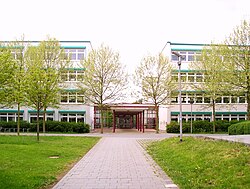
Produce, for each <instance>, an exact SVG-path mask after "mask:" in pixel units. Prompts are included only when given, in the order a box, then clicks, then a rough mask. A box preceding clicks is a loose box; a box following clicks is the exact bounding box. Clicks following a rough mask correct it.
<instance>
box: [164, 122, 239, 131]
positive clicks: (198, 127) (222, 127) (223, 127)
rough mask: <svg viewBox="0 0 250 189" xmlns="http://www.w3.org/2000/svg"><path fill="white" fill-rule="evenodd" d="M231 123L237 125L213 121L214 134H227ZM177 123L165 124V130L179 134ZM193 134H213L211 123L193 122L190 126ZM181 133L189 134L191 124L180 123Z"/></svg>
mask: <svg viewBox="0 0 250 189" xmlns="http://www.w3.org/2000/svg"><path fill="white" fill-rule="evenodd" d="M233 123H239V121H235V120H234V121H231V122H229V121H227V120H218V121H215V130H216V132H228V128H229V126H230V125H232V124H233ZM179 127H180V126H179V123H178V122H171V123H170V124H167V126H166V129H167V132H168V133H179V132H180V128H179ZM192 127H193V128H192V130H193V133H211V132H213V122H209V121H203V120H199V121H193V126H192ZM182 132H183V133H190V132H191V122H183V123H182Z"/></svg>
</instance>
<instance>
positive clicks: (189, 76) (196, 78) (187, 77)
mask: <svg viewBox="0 0 250 189" xmlns="http://www.w3.org/2000/svg"><path fill="white" fill-rule="evenodd" d="M172 79H173V81H176V82H178V72H174V73H172ZM181 82H182V83H201V82H204V74H203V73H199V72H182V73H181Z"/></svg>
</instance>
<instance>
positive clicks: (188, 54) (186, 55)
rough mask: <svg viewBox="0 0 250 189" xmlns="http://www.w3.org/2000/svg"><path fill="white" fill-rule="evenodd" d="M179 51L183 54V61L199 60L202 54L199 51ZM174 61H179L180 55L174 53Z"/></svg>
mask: <svg viewBox="0 0 250 189" xmlns="http://www.w3.org/2000/svg"><path fill="white" fill-rule="evenodd" d="M178 53H179V54H180V55H181V56H182V59H181V61H184V62H186V61H188V62H192V61H195V60H196V61H198V60H200V55H201V53H200V52H199V51H198V52H196V51H178ZM171 59H172V61H178V60H179V59H178V56H176V55H174V54H172V57H171Z"/></svg>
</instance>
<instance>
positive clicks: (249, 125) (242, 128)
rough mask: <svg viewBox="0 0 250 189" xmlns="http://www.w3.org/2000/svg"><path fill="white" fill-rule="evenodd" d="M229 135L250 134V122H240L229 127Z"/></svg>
mask: <svg viewBox="0 0 250 189" xmlns="http://www.w3.org/2000/svg"><path fill="white" fill-rule="evenodd" d="M228 134H229V135H244V134H250V121H244V122H239V123H236V124H233V125H231V126H230V127H228Z"/></svg>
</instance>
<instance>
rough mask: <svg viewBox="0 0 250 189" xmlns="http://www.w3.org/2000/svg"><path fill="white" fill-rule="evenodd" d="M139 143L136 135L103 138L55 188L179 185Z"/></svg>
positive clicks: (162, 187) (160, 187)
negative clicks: (134, 136) (132, 136)
mask: <svg viewBox="0 0 250 189" xmlns="http://www.w3.org/2000/svg"><path fill="white" fill-rule="evenodd" d="M138 141H139V142H138ZM140 144H145V143H143V142H142V140H141V139H140V140H138V139H136V138H129V137H103V138H102V139H101V140H100V141H99V142H98V144H97V145H95V146H94V147H93V148H92V149H91V150H90V151H89V152H88V153H87V154H86V155H85V156H84V157H83V158H82V159H81V160H80V161H79V162H78V163H77V164H76V165H75V166H74V167H73V168H72V169H71V170H70V171H69V172H68V173H67V174H66V175H65V176H64V177H63V178H62V179H61V180H60V181H59V182H58V183H57V184H56V185H55V186H54V189H166V188H173V189H176V188H178V187H177V186H176V185H175V184H173V182H172V181H171V179H170V178H169V177H168V176H167V175H166V174H165V173H164V172H163V171H162V170H161V169H160V168H159V167H158V165H156V164H155V162H154V161H153V160H152V159H151V157H150V156H149V155H148V154H147V153H146V151H145V150H144V149H143V147H142V146H141V145H140Z"/></svg>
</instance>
